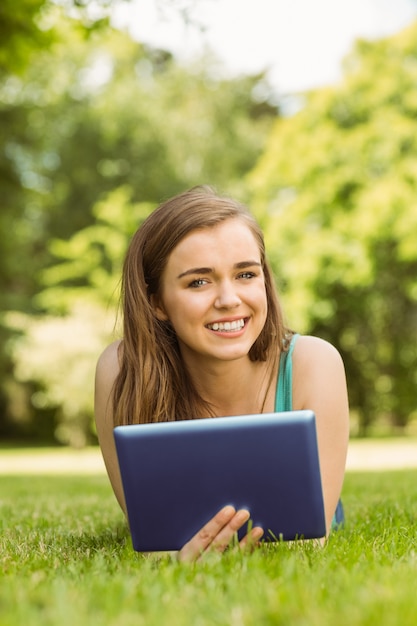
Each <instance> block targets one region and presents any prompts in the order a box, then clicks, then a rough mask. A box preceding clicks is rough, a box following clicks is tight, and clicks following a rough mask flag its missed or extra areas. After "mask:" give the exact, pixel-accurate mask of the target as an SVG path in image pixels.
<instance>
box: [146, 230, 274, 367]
mask: <svg viewBox="0 0 417 626" xmlns="http://www.w3.org/2000/svg"><path fill="white" fill-rule="evenodd" d="M153 304H154V307H155V311H156V315H157V317H158V318H159V319H160V320H169V321H170V322H171V324H172V326H173V328H174V330H175V332H176V335H177V337H178V341H179V345H180V349H181V353H182V356H183V358H184V360H185V362H186V363H187V364H188V365H189V366H195V365H198V364H200V365H203V364H207V365H208V364H209V362H214V361H219V360H220V361H231V360H235V359H240V358H248V353H249V350H250V348H251V347H252V345H253V343H254V342H255V341H256V339H257V337H258V336H259V334H260V332H261V330H262V328H263V326H264V324H265V320H266V315H267V298H266V290H265V281H264V273H263V269H262V265H261V255H260V251H259V247H258V244H257V241H256V239H255V237H254V235H253V234H252V231H251V230H250V228H249V227H248V226H247V225H246V223H245V222H244V221H243V220H240V219H239V218H231V219H228V220H225V221H224V222H221V223H220V224H218V225H217V226H214V227H212V228H204V229H202V230H196V231H193V232H191V233H190V234H189V235H187V236H186V237H185V238H184V239H182V240H181V241H180V243H179V244H178V245H177V247H176V248H174V250H173V251H172V253H171V254H170V256H169V258H168V262H167V265H166V268H165V270H164V272H163V275H162V280H161V289H160V295H159V297H157V298H155V299H154V301H153Z"/></svg>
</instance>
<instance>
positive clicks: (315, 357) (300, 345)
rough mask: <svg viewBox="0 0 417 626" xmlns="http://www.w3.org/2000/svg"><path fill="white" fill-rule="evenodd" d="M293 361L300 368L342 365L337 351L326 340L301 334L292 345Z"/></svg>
mask: <svg viewBox="0 0 417 626" xmlns="http://www.w3.org/2000/svg"><path fill="white" fill-rule="evenodd" d="M294 362H295V363H296V365H298V366H299V367H301V368H310V367H317V366H329V367H335V366H336V367H338V368H339V367H342V368H343V361H342V357H341V356H340V353H339V351H338V350H337V349H336V348H335V347H334V346H333V345H332V344H331V343H329V342H328V341H325V340H324V339H320V338H319V337H312V336H311V335H302V336H300V337H299V338H298V340H297V343H296V344H295V347H294Z"/></svg>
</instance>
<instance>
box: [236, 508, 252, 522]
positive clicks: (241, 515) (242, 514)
mask: <svg viewBox="0 0 417 626" xmlns="http://www.w3.org/2000/svg"><path fill="white" fill-rule="evenodd" d="M249 518H250V513H249V511H246V509H241V510H240V511H238V512H237V513H236V522H238V523H239V524H244V523H245V522H247V521H248V519H249Z"/></svg>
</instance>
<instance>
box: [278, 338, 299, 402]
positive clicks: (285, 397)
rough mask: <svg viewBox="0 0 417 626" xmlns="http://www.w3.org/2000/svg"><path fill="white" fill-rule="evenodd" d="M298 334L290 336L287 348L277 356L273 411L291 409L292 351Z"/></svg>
mask: <svg viewBox="0 0 417 626" xmlns="http://www.w3.org/2000/svg"><path fill="white" fill-rule="evenodd" d="M299 336H300V335H299V334H298V333H296V334H295V335H293V336H292V338H291V341H290V345H289V347H288V350H285V351H284V350H282V351H281V354H280V358H279V370H278V382H277V389H276V394H275V411H276V412H277V413H279V412H281V411H292V353H293V351H294V346H295V343H296V341H297V339H298V337H299Z"/></svg>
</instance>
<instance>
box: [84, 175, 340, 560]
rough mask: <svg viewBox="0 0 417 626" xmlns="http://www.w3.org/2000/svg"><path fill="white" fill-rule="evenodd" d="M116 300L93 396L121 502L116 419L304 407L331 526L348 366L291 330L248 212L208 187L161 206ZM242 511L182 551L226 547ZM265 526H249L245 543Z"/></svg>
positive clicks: (146, 226) (183, 554) (222, 514)
mask: <svg viewBox="0 0 417 626" xmlns="http://www.w3.org/2000/svg"><path fill="white" fill-rule="evenodd" d="M122 304H123V320H124V333H123V339H122V340H121V341H117V342H115V343H113V344H111V345H110V346H109V347H108V348H106V350H105V351H104V352H103V354H102V355H101V357H100V359H99V361H98V365H97V373H96V394H95V413H96V423H97V432H98V437H99V441H100V446H101V449H102V453H103V457H104V461H105V464H106V468H107V472H108V475H109V478H110V481H111V484H112V487H113V490H114V493H115V495H116V498H117V500H118V502H119V504H120V506H121V507H122V509H123V510H124V511H125V503H124V498H123V489H122V484H121V479H120V473H119V468H118V462H117V456H116V450H115V444H114V439H113V428H114V426H116V425H119V424H134V423H146V422H161V421H169V420H182V419H189V418H190V417H191V416H192V417H194V418H204V417H213V418H215V417H218V416H227V415H242V414H256V413H261V412H265V413H270V412H274V411H281V410H291V409H294V410H299V409H311V410H313V411H314V412H315V414H316V420H317V433H318V443H319V455H320V464H321V471H322V482H323V493H324V502H325V514H326V524H327V529H328V531H327V532H329V531H330V528H331V525H332V520H333V519H334V516H335V511H336V509H337V506H338V502H339V497H340V493H341V489H342V483H343V476H344V469H345V460H346V452H347V443H348V431H349V415H348V399H347V390H346V381H345V373H344V367H343V363H342V360H341V358H340V355H339V353H338V352H337V351H336V350H335V348H333V347H332V346H331V345H330V344H329V343H327V342H325V341H323V340H321V339H318V338H314V337H308V336H298V335H295V334H294V333H293V332H292V331H290V330H289V329H288V328H286V326H285V324H284V321H283V316H282V312H281V308H280V305H279V301H278V297H277V293H276V289H275V286H274V280H273V276H272V273H271V270H270V268H269V265H268V263H267V260H266V257H265V246H264V240H263V235H262V231H261V230H260V228H259V226H258V224H257V223H256V221H255V220H254V218H253V217H252V216H251V215H250V213H249V212H248V210H247V209H246V208H245V207H243V206H241V205H240V204H239V203H237V202H235V201H234V200H231V199H229V198H225V197H221V196H218V195H216V194H215V193H214V191H212V190H211V189H210V188H208V187H196V188H194V189H191V190H189V191H186V192H185V193H183V194H180V195H179V196H176V197H175V198H172V199H170V200H168V201H167V202H165V203H164V204H162V205H161V206H159V207H158V208H157V209H156V210H155V211H154V212H153V213H152V214H151V215H150V216H149V217H148V218H147V219H146V220H145V222H144V223H143V224H142V225H141V227H140V228H139V229H138V231H137V232H136V234H135V235H134V237H133V239H132V241H131V244H130V247H129V249H128V252H127V255H126V259H125V263H124V269H123V278H122ZM125 512H126V511H125ZM167 514H169V512H168V513H167ZM248 518H249V512H248V511H244V510H241V511H235V510H234V509H233V508H232V507H230V506H227V507H225V508H224V509H222V510H221V511H219V512H218V514H217V515H215V517H214V518H213V519H211V520H207V524H206V525H205V526H204V528H202V529H201V531H200V532H199V533H197V535H196V536H195V537H193V538H192V539H190V541H189V542H188V543H187V544H186V545H185V546H184V547H183V549H182V550H181V551H180V552H179V558H180V559H184V560H194V559H196V558H198V557H199V556H200V555H201V553H202V552H204V551H206V550H217V551H223V550H224V549H225V548H226V547H227V545H228V544H229V543H230V541H231V540H232V537H233V536H234V534H235V532H236V531H237V530H238V529H239V528H240V527H241V526H243V524H245V523H246V522H247V520H248ZM262 534H263V530H262V529H261V528H258V527H255V528H252V530H251V532H250V534H249V535H248V536H246V537H245V538H244V539H243V540H242V542H241V545H242V546H245V545H246V544H247V543H250V544H253V543H254V542H256V541H258V540H259V539H260V538H261V536H262Z"/></svg>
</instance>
